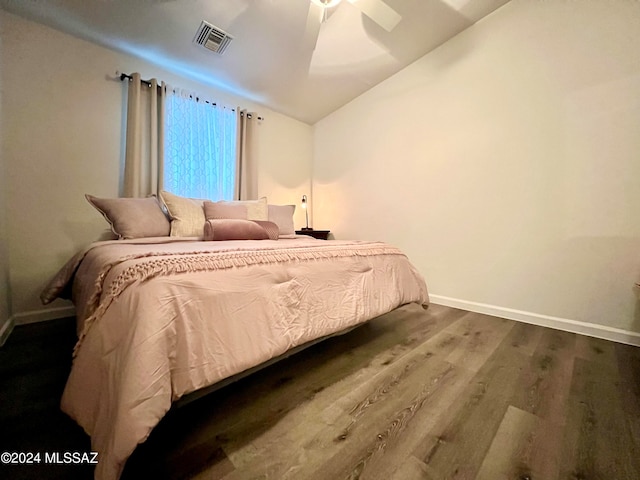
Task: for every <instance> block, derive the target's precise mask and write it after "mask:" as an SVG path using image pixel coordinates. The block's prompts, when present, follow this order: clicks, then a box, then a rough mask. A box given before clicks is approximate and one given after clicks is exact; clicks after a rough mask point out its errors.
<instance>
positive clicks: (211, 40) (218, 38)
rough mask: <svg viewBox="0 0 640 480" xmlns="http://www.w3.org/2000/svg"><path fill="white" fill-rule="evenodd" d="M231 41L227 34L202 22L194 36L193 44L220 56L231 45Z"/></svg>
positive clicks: (231, 38)
mask: <svg viewBox="0 0 640 480" xmlns="http://www.w3.org/2000/svg"><path fill="white" fill-rule="evenodd" d="M231 40H233V37H232V36H231V35H229V34H228V33H227V32H225V31H224V30H221V29H219V28H218V27H214V26H213V25H211V24H210V23H207V22H205V21H203V22H202V23H201V24H200V28H198V31H197V32H196V36H195V37H194V38H193V43H197V44H198V45H201V46H203V47H204V48H208V49H209V50H211V51H212V52H216V53H219V54H222V53H224V51H225V50H226V49H227V47H228V46H229V43H231Z"/></svg>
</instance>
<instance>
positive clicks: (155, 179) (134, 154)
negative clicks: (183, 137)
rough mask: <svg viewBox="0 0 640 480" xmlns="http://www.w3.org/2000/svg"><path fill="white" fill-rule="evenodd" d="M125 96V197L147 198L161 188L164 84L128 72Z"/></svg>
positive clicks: (123, 192)
mask: <svg viewBox="0 0 640 480" xmlns="http://www.w3.org/2000/svg"><path fill="white" fill-rule="evenodd" d="M131 77H132V80H130V81H129V89H128V97H127V138H126V151H125V165H124V186H123V191H122V194H123V196H124V197H146V196H148V195H151V194H157V193H158V192H159V191H160V190H162V185H163V178H162V176H163V169H164V121H163V119H164V105H165V83H164V82H161V84H160V85H159V84H158V81H157V80H156V79H155V78H153V79H151V80H150V81H149V85H147V84H146V83H143V82H142V81H141V78H140V74H139V73H137V72H136V73H132V74H131Z"/></svg>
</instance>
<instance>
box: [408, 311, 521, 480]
mask: <svg viewBox="0 0 640 480" xmlns="http://www.w3.org/2000/svg"><path fill="white" fill-rule="evenodd" d="M500 326H502V328H508V330H510V329H511V327H512V325H506V326H505V324H504V323H502V322H496V327H500ZM508 330H507V331H508ZM511 343H512V341H511V339H510V338H509V337H508V336H505V338H504V339H503V342H501V344H500V345H498V346H497V347H496V349H495V352H493V354H492V355H491V356H490V357H489V358H488V359H487V360H486V361H485V362H484V364H483V365H482V367H481V368H480V369H479V370H478V372H477V374H476V375H475V376H474V377H473V378H472V380H471V382H470V384H469V385H468V386H467V388H466V389H465V390H464V391H463V392H462V393H461V394H460V395H459V396H458V398H457V399H456V400H455V401H454V402H453V403H452V404H451V405H450V406H449V407H448V409H446V410H445V411H443V412H439V413H440V418H439V419H438V421H437V423H436V425H435V426H434V428H432V429H430V431H428V432H427V434H426V435H425V437H424V440H423V441H422V442H421V444H420V445H419V446H418V447H417V448H416V449H415V450H414V451H413V454H414V455H415V456H416V458H418V460H421V461H423V462H424V463H425V464H427V465H429V466H430V467H432V468H433V470H434V471H435V472H437V473H438V475H440V477H441V478H456V479H458V478H465V479H467V478H468V479H472V478H474V477H475V475H476V473H477V471H478V470H479V468H480V465H481V464H482V461H483V459H484V456H485V454H486V452H487V450H488V449H489V447H490V444H491V442H492V440H493V437H494V435H495V433H496V431H497V430H498V427H499V425H500V422H501V421H502V418H503V416H504V414H505V412H506V410H507V406H508V403H507V402H508V400H509V399H510V398H511V396H512V395H513V390H514V389H515V388H516V387H515V386H516V384H517V379H518V378H519V376H520V374H521V372H522V370H523V369H524V368H525V365H526V364H527V361H528V359H529V357H528V356H527V355H524V354H522V353H521V352H519V351H517V349H515V348H513V347H512V346H511Z"/></svg>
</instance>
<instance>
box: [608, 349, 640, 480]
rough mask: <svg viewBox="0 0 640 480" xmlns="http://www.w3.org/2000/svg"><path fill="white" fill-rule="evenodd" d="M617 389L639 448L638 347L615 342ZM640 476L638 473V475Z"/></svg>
mask: <svg viewBox="0 0 640 480" xmlns="http://www.w3.org/2000/svg"><path fill="white" fill-rule="evenodd" d="M614 348H615V349H616V360H617V362H616V365H617V367H618V372H619V375H620V383H619V391H620V398H621V402H622V408H623V410H624V413H625V420H626V421H627V423H628V424H629V429H630V430H631V438H632V440H633V441H634V442H635V445H636V448H637V449H639V448H640V348H638V347H632V346H630V345H623V344H616V345H614ZM639 477H640V475H639Z"/></svg>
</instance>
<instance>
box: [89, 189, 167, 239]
mask: <svg viewBox="0 0 640 480" xmlns="http://www.w3.org/2000/svg"><path fill="white" fill-rule="evenodd" d="M85 198H86V199H87V201H88V202H89V203H90V204H91V205H92V206H93V207H94V208H95V209H96V210H98V211H99V212H100V213H101V214H102V215H103V216H104V218H105V219H106V220H107V222H109V225H111V230H113V233H115V234H116V235H117V236H118V238H119V239H128V238H143V237H166V236H167V235H169V230H170V225H169V219H168V218H167V216H166V215H165V214H164V212H163V211H162V207H161V206H160V202H158V199H157V198H156V197H146V198H98V197H94V196H93V195H88V194H87V195H85Z"/></svg>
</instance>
